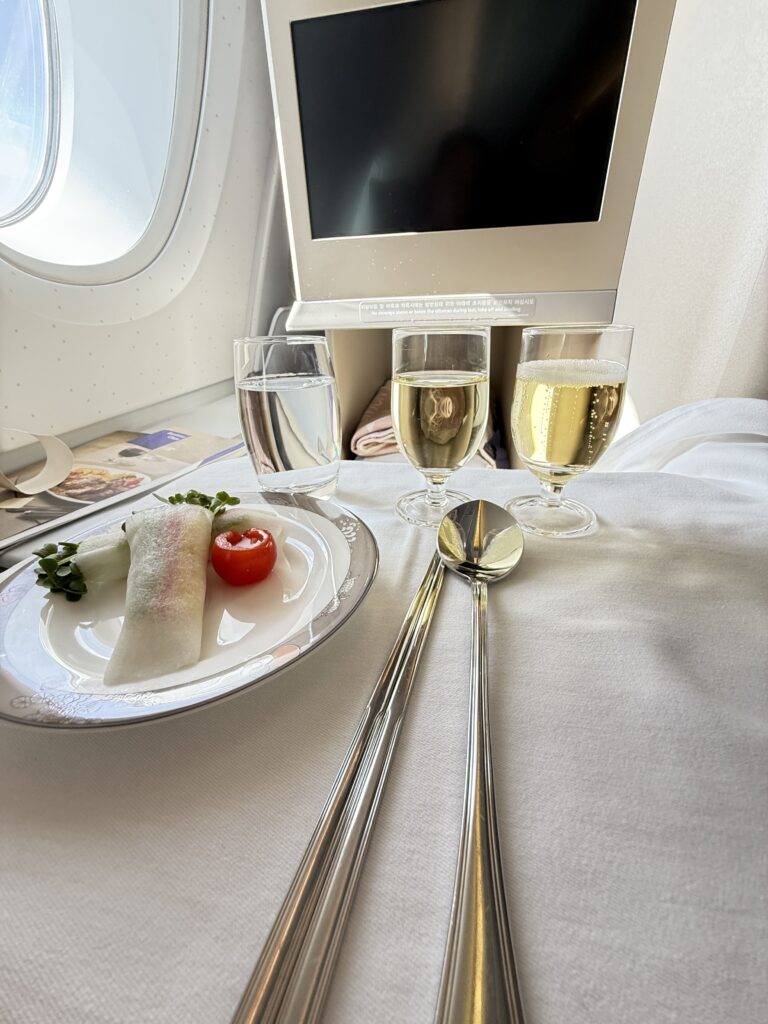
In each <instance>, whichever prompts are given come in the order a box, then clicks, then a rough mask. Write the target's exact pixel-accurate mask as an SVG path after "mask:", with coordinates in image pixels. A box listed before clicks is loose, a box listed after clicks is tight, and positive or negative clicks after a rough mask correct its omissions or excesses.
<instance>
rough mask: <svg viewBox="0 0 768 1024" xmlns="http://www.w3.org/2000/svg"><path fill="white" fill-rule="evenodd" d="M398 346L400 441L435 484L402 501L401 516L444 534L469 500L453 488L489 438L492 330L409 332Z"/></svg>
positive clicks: (395, 387)
mask: <svg viewBox="0 0 768 1024" xmlns="http://www.w3.org/2000/svg"><path fill="white" fill-rule="evenodd" d="M392 340H393V344H392V422H393V424H394V428H395V436H396V437H397V442H398V444H399V445H400V449H401V451H402V452H403V454H404V455H405V457H406V458H407V459H408V461H409V462H410V463H411V465H412V466H415V468H416V469H418V470H419V471H420V472H421V473H423V474H424V476H425V477H426V481H427V486H426V490H423V491H414V492H413V493H411V494H404V495H403V496H402V497H401V498H399V499H398V501H397V502H396V504H395V510H396V511H397V513H398V515H399V516H400V517H401V518H402V519H405V521H406V522H408V523H414V524H415V525H416V526H429V527H432V528H433V529H437V528H438V526H439V525H440V523H441V521H442V519H443V516H444V515H445V514H446V512H449V511H450V510H451V509H452V508H455V507H456V506H457V505H461V504H462V503H463V502H465V501H468V500H469V499H468V498H467V497H466V495H464V494H459V493H458V492H457V491H449V490H447V487H446V485H447V482H448V478H449V477H450V475H451V473H453V471H454V470H456V469H458V468H459V467H460V466H463V465H464V463H465V462H468V461H469V460H470V459H471V458H472V456H473V455H474V454H475V452H476V451H477V449H478V447H479V446H480V442H481V440H482V438H483V432H484V430H485V424H486V420H487V419H488V366H489V354H490V345H491V340H490V328H488V327H473V328H469V329H464V328H461V329H455V330H454V329H452V328H450V327H448V328H436V329H434V330H424V329H419V328H407V329H403V330H396V331H394V332H393V339H392Z"/></svg>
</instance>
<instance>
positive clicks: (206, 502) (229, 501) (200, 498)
mask: <svg viewBox="0 0 768 1024" xmlns="http://www.w3.org/2000/svg"><path fill="white" fill-rule="evenodd" d="M155 497H156V498H157V500H158V501H163V502H165V504H166V505H199V506H200V507H201V508H207V509H210V511H211V512H213V514H214V516H217V515H219V514H220V513H222V512H223V511H224V510H225V509H226V508H228V507H229V506H230V505H239V504H240V499H239V498H233V497H232V495H231V494H227V492H226V491H218V492H217V493H216V495H215V497H211V495H210V494H203V493H202V492H201V491H187V493H186V494H169V495H168V497H167V498H162V497H161V496H160V495H159V494H156V495H155Z"/></svg>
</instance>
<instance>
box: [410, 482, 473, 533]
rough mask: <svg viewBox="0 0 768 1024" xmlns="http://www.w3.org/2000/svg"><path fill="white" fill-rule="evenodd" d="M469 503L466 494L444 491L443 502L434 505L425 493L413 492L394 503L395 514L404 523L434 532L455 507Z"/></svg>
mask: <svg viewBox="0 0 768 1024" xmlns="http://www.w3.org/2000/svg"><path fill="white" fill-rule="evenodd" d="M465 501H469V498H468V497H467V495H466V494H459V492H458V491H446V492H445V501H444V502H442V503H441V504H440V505H436V504H434V503H433V502H431V501H427V492H426V491H413V492H412V493H411V494H404V495H403V496H402V498H398V499H397V501H396V502H395V512H397V514H398V515H399V516H400V518H401V519H404V520H405V521H406V523H412V524H413V525H414V526H428V527H429V528H430V529H432V530H436V529H437V528H438V527H439V526H440V523H442V521H443V516H445V515H446V514H447V513H448V512H450V511H451V509H453V508H456V506H457V505H463V504H464V502H465Z"/></svg>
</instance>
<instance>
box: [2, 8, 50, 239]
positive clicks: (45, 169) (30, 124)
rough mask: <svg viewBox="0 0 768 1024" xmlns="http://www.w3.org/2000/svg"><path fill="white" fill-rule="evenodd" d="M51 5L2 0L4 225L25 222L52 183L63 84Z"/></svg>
mask: <svg viewBox="0 0 768 1024" xmlns="http://www.w3.org/2000/svg"><path fill="white" fill-rule="evenodd" d="M55 51H56V47H55V36H54V33H53V26H52V21H51V12H50V9H49V6H48V0H0V224H12V223H13V222H14V221H17V220H19V219H20V218H22V217H25V216H26V215H27V214H29V212H30V211H31V210H32V209H34V207H35V206H37V204H38V203H40V201H41V200H42V198H43V196H44V195H45V192H46V189H47V187H48V185H49V184H50V181H51V172H52V170H53V164H54V160H55V152H56V143H57V136H58V117H57V110H58V91H59V80H58V72H57V61H56V52H55Z"/></svg>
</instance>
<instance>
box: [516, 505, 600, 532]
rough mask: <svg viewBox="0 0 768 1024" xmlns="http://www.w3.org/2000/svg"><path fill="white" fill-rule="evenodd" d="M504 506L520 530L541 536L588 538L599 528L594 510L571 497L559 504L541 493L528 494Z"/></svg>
mask: <svg viewBox="0 0 768 1024" xmlns="http://www.w3.org/2000/svg"><path fill="white" fill-rule="evenodd" d="M504 507H505V508H506V510H507V512H511V513H512V515H513V516H514V517H515V519H516V520H517V521H518V523H519V524H520V529H522V530H525V531H526V533H535V534H537V535H538V536H539V537H555V538H558V539H562V540H567V539H569V538H571V537H586V536H587V535H588V534H590V533H594V532H595V530H596V529H597V516H596V515H595V513H594V512H593V511H592V509H591V508H587V506H586V505H582V504H581V502H580V501H572V500H571V499H570V498H563V500H562V501H561V502H560V503H559V504H558V505H555V504H554V503H551V502H547V501H544V499H543V498H542V497H540V496H539V495H538V494H526V495H524V496H523V497H522V498H514V499H513V500H512V501H510V502H507V504H506V505H505V506H504Z"/></svg>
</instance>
